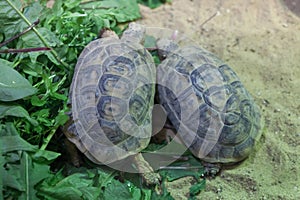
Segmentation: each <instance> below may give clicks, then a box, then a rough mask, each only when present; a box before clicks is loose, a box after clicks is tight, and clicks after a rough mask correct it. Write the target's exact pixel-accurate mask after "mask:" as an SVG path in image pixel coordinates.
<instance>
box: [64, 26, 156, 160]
mask: <svg viewBox="0 0 300 200" xmlns="http://www.w3.org/2000/svg"><path fill="white" fill-rule="evenodd" d="M128 33H129V34H128ZM134 34H135V33H134V32H133V31H132V30H129V31H127V32H126V33H124V34H123V37H122V38H121V39H119V38H118V37H117V36H116V35H108V36H106V37H104V38H100V39H97V40H94V41H92V42H91V43H89V44H88V45H87V46H86V47H85V48H84V50H83V51H82V53H81V54H80V56H79V58H78V62H77V64H76V67H75V72H74V76H73V80H72V85H71V88H70V95H69V98H70V100H71V106H72V107H71V108H72V118H73V123H72V125H71V126H69V127H68V139H69V140H70V141H71V142H73V143H74V144H75V145H76V146H77V148H78V149H79V150H80V151H81V152H83V153H84V154H85V155H86V156H87V157H88V158H89V159H90V160H92V161H93V162H95V163H98V164H109V163H112V162H115V161H118V160H121V159H123V158H126V157H127V156H129V155H133V154H136V153H138V152H140V151H141V150H142V149H144V148H145V147H146V146H147V145H148V143H149V140H150V137H151V108H152V106H153V101H154V84H153V83H154V81H155V73H156V72H155V65H154V62H153V60H152V57H151V55H150V54H149V52H148V51H147V50H146V49H145V48H144V47H143V46H142V45H140V44H139V42H138V41H135V39H136V38H135V37H132V36H134Z"/></svg>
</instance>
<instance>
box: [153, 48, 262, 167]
mask: <svg viewBox="0 0 300 200" xmlns="http://www.w3.org/2000/svg"><path fill="white" fill-rule="evenodd" d="M157 81H158V82H159V84H160V85H159V86H158V91H159V98H160V101H161V104H162V105H163V107H164V108H165V110H166V111H167V113H168V117H169V119H170V121H171V122H172V124H173V125H174V126H175V128H176V129H177V130H178V133H179V135H180V137H181V139H182V141H183V142H184V143H185V144H186V145H187V146H189V148H190V150H191V151H192V153H193V154H194V155H195V156H197V157H199V158H201V159H203V160H205V161H207V162H212V163H216V162H220V163H231V162H237V161H240V160H242V159H244V158H245V157H247V156H248V155H249V153H250V151H251V150H252V148H253V146H254V143H255V141H256V140H257V139H258V138H259V128H260V114H259V110H258V108H257V106H256V105H255V103H254V102H253V100H252V98H251V96H250V95H249V93H248V92H247V91H246V89H245V88H244V86H243V85H242V83H241V82H240V80H239V78H238V77H237V75H236V74H235V72H233V70H232V69H231V68H230V67H229V66H228V65H226V64H224V63H223V62H222V61H221V60H220V59H218V58H217V57H216V56H214V55H213V54H211V53H210V52H208V51H206V50H204V49H201V48H199V47H195V46H188V47H183V48H179V49H177V50H175V51H174V52H172V53H170V54H169V55H168V57H167V58H166V59H165V60H164V61H163V62H162V63H161V64H160V65H159V67H158V69H157Z"/></svg>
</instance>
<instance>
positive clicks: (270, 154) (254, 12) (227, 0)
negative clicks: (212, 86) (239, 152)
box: [140, 0, 300, 200]
mask: <svg viewBox="0 0 300 200" xmlns="http://www.w3.org/2000/svg"><path fill="white" fill-rule="evenodd" d="M296 2H297V1H296V0H294V1H293V0H282V1H280V0H269V1H261V0H249V1H244V0H217V1H211V0H172V3H171V4H166V5H163V6H161V7H159V8H156V9H154V10H151V9H149V8H147V7H143V6H141V13H142V15H143V19H142V20H140V23H142V24H145V25H147V26H157V27H167V28H171V29H173V30H178V31H179V32H182V33H184V34H186V35H189V36H190V37H191V39H192V40H194V41H196V42H197V43H199V44H200V45H201V46H202V47H204V48H206V49H208V50H209V51H212V52H213V53H215V54H216V55H217V56H219V57H220V58H222V59H223V60H224V61H226V62H227V63H228V64H229V65H230V66H231V67H232V68H233V70H234V71H235V72H236V73H237V74H238V76H239V77H240V79H241V81H242V82H243V84H244V86H245V87H246V88H247V90H248V91H249V92H250V93H251V94H252V96H253V97H254V99H255V101H256V103H257V104H258V105H259V107H260V109H261V114H262V118H263V122H264V125H263V128H262V137H261V139H260V141H259V143H258V144H257V145H256V148H255V151H254V152H253V153H252V154H251V155H250V157H249V158H248V159H247V160H245V161H244V162H243V163H242V164H241V165H239V166H236V167H235V168H233V169H227V170H223V171H222V173H221V174H220V175H219V176H217V177H216V178H214V179H211V180H207V185H206V189H205V191H203V192H201V193H200V194H199V195H198V196H197V198H198V199H253V200H254V199H255V200H257V199H300V184H299V183H300V178H299V174H300V169H299V166H300V159H299V157H300V101H299V99H300V89H299V86H300V78H299V77H300V34H299V33H300V18H299V16H300V15H299V11H300V7H299V6H300V4H299V3H296ZM285 3H288V6H287V5H286V4H285ZM212 16H213V17H212ZM211 17H212V18H211ZM210 18H211V19H210ZM207 20H208V21H207ZM206 21H207V22H206ZM205 22H206V23H205ZM203 23H204V24H203ZM189 180H190V179H186V180H179V181H178V182H177V183H178V184H177V185H176V182H174V183H172V184H169V190H170V191H171V193H172V194H173V196H174V197H176V199H187V195H186V194H187V193H188V191H186V190H188V187H184V185H186V184H187V185H189V184H190V183H189ZM184 188H186V189H184ZM184 190H185V191H184Z"/></svg>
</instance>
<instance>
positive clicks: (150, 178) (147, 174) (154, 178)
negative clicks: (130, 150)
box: [133, 153, 161, 185]
mask: <svg viewBox="0 0 300 200" xmlns="http://www.w3.org/2000/svg"><path fill="white" fill-rule="evenodd" d="M133 161H134V164H135V167H136V168H137V170H138V171H139V172H140V173H141V175H142V177H143V180H144V181H145V182H146V184H147V185H158V184H159V183H160V180H161V177H160V175H159V174H158V173H155V172H154V170H153V169H152V167H151V166H150V165H149V163H148V162H147V161H146V160H145V159H144V157H143V156H142V154H141V153H138V154H136V155H135V156H134V157H133Z"/></svg>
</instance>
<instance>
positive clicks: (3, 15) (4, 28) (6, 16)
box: [0, 0, 27, 38]
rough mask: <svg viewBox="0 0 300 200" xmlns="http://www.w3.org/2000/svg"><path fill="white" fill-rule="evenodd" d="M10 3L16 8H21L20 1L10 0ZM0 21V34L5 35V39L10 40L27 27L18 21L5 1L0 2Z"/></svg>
mask: <svg viewBox="0 0 300 200" xmlns="http://www.w3.org/2000/svg"><path fill="white" fill-rule="evenodd" d="M11 2H12V3H13V4H14V5H15V6H16V7H17V8H19V9H21V8H22V2H21V1H19V0H11ZM0 19H1V23H0V32H1V33H3V34H4V35H5V38H10V37H12V36H14V35H16V34H17V33H18V32H21V31H22V30H23V29H25V28H26V27H27V25H26V23H25V22H24V21H23V20H22V19H20V16H19V15H18V14H17V12H16V11H15V10H14V9H13V8H12V7H11V6H10V5H9V4H8V3H7V1H0Z"/></svg>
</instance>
